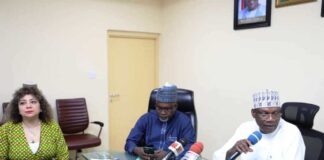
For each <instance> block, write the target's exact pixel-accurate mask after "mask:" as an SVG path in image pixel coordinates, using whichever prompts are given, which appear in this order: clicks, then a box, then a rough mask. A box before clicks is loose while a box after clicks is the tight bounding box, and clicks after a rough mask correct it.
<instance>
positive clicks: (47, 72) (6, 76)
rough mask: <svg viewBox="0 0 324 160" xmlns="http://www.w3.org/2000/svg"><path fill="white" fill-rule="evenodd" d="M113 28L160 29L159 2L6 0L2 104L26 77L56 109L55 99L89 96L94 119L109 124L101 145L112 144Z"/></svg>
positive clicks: (0, 25) (1, 26)
mask: <svg viewBox="0 0 324 160" xmlns="http://www.w3.org/2000/svg"><path fill="white" fill-rule="evenodd" d="M109 29H119V30H130V31H143V32H144V31H145V32H156V33H158V32H159V31H160V2H159V1H151V0H131V1H128V0H54V1H53V0H28V1H26V0H1V1H0V56H1V57H0V65H1V66H0V73H1V83H0V88H1V91H0V102H1V103H2V102H4V101H9V100H10V99H11V96H12V94H13V92H14V90H16V89H17V88H19V87H20V86H21V84H22V83H23V82H26V81H33V82H36V83H38V86H39V88H40V89H41V90H42V91H43V93H44V94H45V95H46V97H47V98H48V100H49V102H50V103H51V104H52V107H53V109H54V108H55V99H58V98H74V97H85V98H86V100H87V103H88V110H89V113H90V120H91V121H92V120H100V121H103V122H105V127H104V129H103V132H102V138H103V139H102V142H103V144H102V146H101V147H100V148H102V149H105V148H107V147H108V126H107V125H108V106H107V105H108V100H107V99H108V93H107V92H108V91H107V83H108V82H107V80H108V75H107V30H109ZM89 72H94V73H95V77H94V78H93V79H91V78H89V77H88V73H89ZM97 130H98V129H97V127H96V126H94V125H92V128H91V129H90V132H93V133H97Z"/></svg>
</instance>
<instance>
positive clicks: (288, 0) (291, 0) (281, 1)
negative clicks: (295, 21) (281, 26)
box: [275, 0, 316, 8]
mask: <svg viewBox="0 0 324 160" xmlns="http://www.w3.org/2000/svg"><path fill="white" fill-rule="evenodd" d="M315 1H316V0H276V5H275V6H276V8H278V7H284V6H290V5H295V4H300V3H306V2H315Z"/></svg>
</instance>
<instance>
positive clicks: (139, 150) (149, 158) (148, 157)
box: [133, 147, 154, 160]
mask: <svg viewBox="0 0 324 160" xmlns="http://www.w3.org/2000/svg"><path fill="white" fill-rule="evenodd" d="M133 152H134V153H135V154H136V155H138V156H139V157H140V158H141V159H143V160H153V159H154V155H153V154H147V153H145V152H144V148H143V147H135V148H134V151H133Z"/></svg>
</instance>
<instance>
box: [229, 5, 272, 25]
mask: <svg viewBox="0 0 324 160" xmlns="http://www.w3.org/2000/svg"><path fill="white" fill-rule="evenodd" d="M270 22H271V0H234V29H235V30H237V29H248V28H257V27H267V26H270Z"/></svg>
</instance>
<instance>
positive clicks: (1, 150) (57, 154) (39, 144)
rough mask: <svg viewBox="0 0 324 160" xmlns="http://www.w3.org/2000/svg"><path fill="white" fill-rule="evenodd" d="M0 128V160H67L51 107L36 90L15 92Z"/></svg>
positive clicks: (67, 153) (28, 88) (34, 88)
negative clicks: (6, 118) (5, 118)
mask: <svg viewBox="0 0 324 160" xmlns="http://www.w3.org/2000/svg"><path fill="white" fill-rule="evenodd" d="M7 114H8V115H7V117H8V120H7V122H6V123H5V124H4V125H2V126H1V127H0V160H2V159H28V160H34V159H35V160H37V159H58V160H68V159H69V152H68V148H67V145H66V143H65V140H64V137H63V134H62V131H61V129H60V127H59V125H58V124H57V123H56V122H55V121H54V120H53V117H52V111H51V106H50V105H49V103H48V102H47V100H46V99H45V97H44V96H43V94H42V93H41V91H40V90H39V89H38V88H37V86H23V87H22V88H20V89H18V90H17V91H16V92H15V93H14V95H13V99H12V100H11V102H10V104H9V106H8V111H7Z"/></svg>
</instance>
